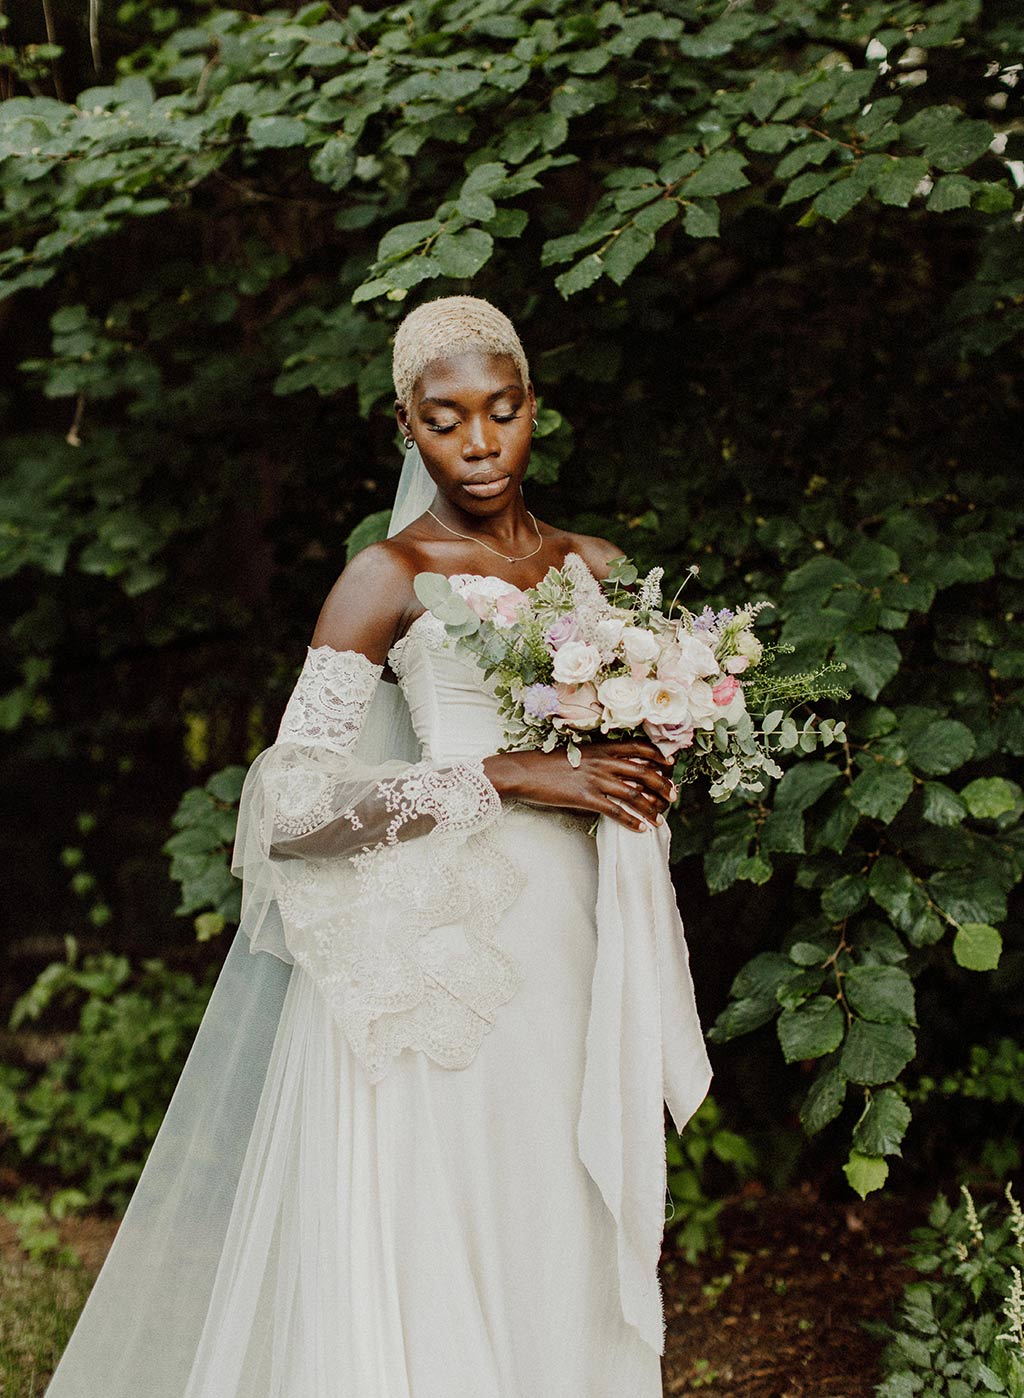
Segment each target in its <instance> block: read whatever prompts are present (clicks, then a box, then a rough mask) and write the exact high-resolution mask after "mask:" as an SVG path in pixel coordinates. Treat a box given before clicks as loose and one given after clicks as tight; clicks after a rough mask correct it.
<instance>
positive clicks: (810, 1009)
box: [777, 995, 845, 1063]
mask: <svg viewBox="0 0 1024 1398" xmlns="http://www.w3.org/2000/svg"><path fill="white" fill-rule="evenodd" d="M844 1028H845V1019H844V1016H843V1011H842V1009H841V1008H840V1006H839V1003H838V1001H836V1000H833V999H831V997H829V996H827V995H815V996H813V997H812V998H811V999H810V1000H806V1001H804V1003H803V1004H802V1005H799V1006H797V1008H796V1009H792V1010H783V1011H782V1013H781V1014H780V1015H779V1022H778V1025H777V1030H778V1035H779V1043H780V1044H781V1046H782V1054H783V1057H784V1058H785V1060H786V1062H787V1063H795V1062H799V1061H801V1060H802V1059H805V1058H820V1057H821V1056H822V1054H824V1053H831V1052H832V1050H833V1049H835V1048H838V1046H839V1045H840V1044H841V1043H842V1041H843V1030H844Z"/></svg>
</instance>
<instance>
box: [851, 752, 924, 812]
mask: <svg viewBox="0 0 1024 1398" xmlns="http://www.w3.org/2000/svg"><path fill="white" fill-rule="evenodd" d="M913 789H914V778H913V777H912V776H911V774H910V773H909V772H908V771H907V769H906V767H897V766H896V765H895V764H894V763H891V762H884V761H876V762H875V763H873V765H872V766H870V767H868V768H866V770H865V771H863V772H861V773H860V775H859V776H857V777H856V778H855V779H854V781H853V785H852V786H851V787H850V789H849V795H850V800H851V801H852V802H853V804H854V805H855V806H856V807H857V809H858V811H860V812H861V814H862V815H866V816H871V817H873V818H874V819H875V820H881V821H883V822H884V823H885V824H888V823H889V822H890V821H891V820H893V818H894V817H895V816H896V815H897V814H898V813H899V811H900V810H901V809H902V808H903V806H904V804H905V803H906V800H907V798H908V797H909V795H910V793H911V792H912V791H913Z"/></svg>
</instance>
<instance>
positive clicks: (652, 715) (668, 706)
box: [641, 680, 690, 724]
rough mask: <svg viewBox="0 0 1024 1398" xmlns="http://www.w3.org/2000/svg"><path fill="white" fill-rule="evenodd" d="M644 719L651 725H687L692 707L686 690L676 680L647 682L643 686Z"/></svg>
mask: <svg viewBox="0 0 1024 1398" xmlns="http://www.w3.org/2000/svg"><path fill="white" fill-rule="evenodd" d="M641 694H642V698H643V706H644V719H645V720H649V721H650V722H651V723H661V724H665V723H686V722H687V720H688V718H689V713H690V706H689V703H688V702H687V696H686V690H685V689H684V688H683V686H682V685H681V684H676V683H675V681H674V680H645V681H644V682H643V684H642V686H641Z"/></svg>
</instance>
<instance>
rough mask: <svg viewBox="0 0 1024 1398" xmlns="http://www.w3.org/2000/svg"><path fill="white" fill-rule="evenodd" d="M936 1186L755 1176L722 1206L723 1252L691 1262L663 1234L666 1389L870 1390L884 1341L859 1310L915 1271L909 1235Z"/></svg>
mask: <svg viewBox="0 0 1024 1398" xmlns="http://www.w3.org/2000/svg"><path fill="white" fill-rule="evenodd" d="M930 1198H931V1196H930V1195H929V1196H928V1199H927V1200H926V1199H916V1200H915V1199H904V1198H894V1197H890V1196H885V1195H882V1196H872V1195H869V1196H868V1198H867V1199H866V1200H865V1201H863V1202H862V1201H861V1200H859V1199H858V1198H857V1197H856V1196H855V1195H851V1196H850V1200H849V1202H845V1203H840V1202H835V1201H828V1202H825V1201H823V1200H822V1199H821V1198H820V1197H819V1196H818V1194H817V1192H816V1190H814V1188H813V1187H811V1186H807V1185H804V1186H803V1187H802V1188H800V1189H795V1190H790V1191H786V1192H782V1193H778V1194H769V1195H766V1194H763V1193H761V1192H760V1191H759V1189H757V1188H756V1187H754V1188H753V1189H751V1190H750V1191H748V1192H747V1193H746V1194H745V1195H743V1196H740V1197H739V1198H737V1199H736V1200H734V1201H732V1202H731V1203H730V1204H729V1206H727V1208H726V1209H725V1211H724V1212H723V1215H722V1216H721V1220H720V1221H721V1225H722V1234H723V1238H724V1247H723V1251H722V1254H721V1256H720V1257H719V1258H717V1259H715V1258H706V1259H704V1260H702V1261H701V1263H700V1264H699V1265H697V1266H690V1265H689V1264H687V1263H686V1262H685V1261H684V1260H683V1259H681V1258H680V1257H679V1256H678V1255H677V1254H674V1252H673V1249H672V1247H671V1243H670V1241H668V1240H667V1241H666V1247H665V1252H664V1256H663V1259H662V1268H661V1272H662V1290H663V1293H664V1296H665V1313H666V1319H667V1324H668V1335H667V1338H666V1344H665V1356H664V1359H663V1361H662V1375H663V1384H664V1390H665V1394H666V1395H675V1394H690V1393H694V1394H696V1393H699V1394H701V1395H702V1398H872V1395H873V1394H874V1391H875V1384H876V1383H878V1382H879V1380H880V1378H881V1374H880V1372H879V1368H878V1352H879V1345H878V1342H877V1341H876V1340H874V1339H873V1338H871V1337H870V1336H869V1335H868V1334H867V1332H866V1331H864V1330H863V1329H862V1328H861V1326H860V1325H859V1323H858V1322H859V1321H861V1320H868V1319H872V1320H888V1319H890V1318H891V1312H892V1302H893V1300H895V1299H896V1298H897V1297H898V1296H899V1295H900V1292H901V1291H902V1288H903V1284H904V1282H906V1281H909V1280H912V1279H913V1278H914V1277H916V1276H917V1275H918V1274H917V1273H915V1272H914V1271H913V1270H912V1269H911V1268H910V1267H908V1266H907V1265H906V1262H905V1260H904V1259H905V1255H906V1246H905V1245H906V1240H907V1237H908V1234H909V1231H910V1229H911V1228H913V1227H915V1226H916V1225H918V1224H920V1223H923V1222H924V1217H925V1213H926V1209H927V1202H928V1200H930Z"/></svg>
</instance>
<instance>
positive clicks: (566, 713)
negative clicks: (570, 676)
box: [554, 681, 601, 733]
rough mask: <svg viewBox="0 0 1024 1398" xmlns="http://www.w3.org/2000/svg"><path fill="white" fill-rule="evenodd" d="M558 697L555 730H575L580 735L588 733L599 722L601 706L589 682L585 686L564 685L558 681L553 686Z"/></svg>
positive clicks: (595, 690) (594, 688)
mask: <svg viewBox="0 0 1024 1398" xmlns="http://www.w3.org/2000/svg"><path fill="white" fill-rule="evenodd" d="M554 688H555V693H556V694H557V695H558V717H557V718H556V719H555V720H554V723H555V726H556V728H575V729H577V730H578V731H579V732H581V733H586V732H589V730H590V729H591V728H596V727H597V725H598V724H599V723H600V722H601V704H600V701H599V700H598V697H597V688H596V686H595V685H593V684H591V683H590V682H589V681H588V682H587V683H586V684H565V683H563V682H561V681H559V682H558V683H557V684H556V685H555V686H554Z"/></svg>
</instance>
